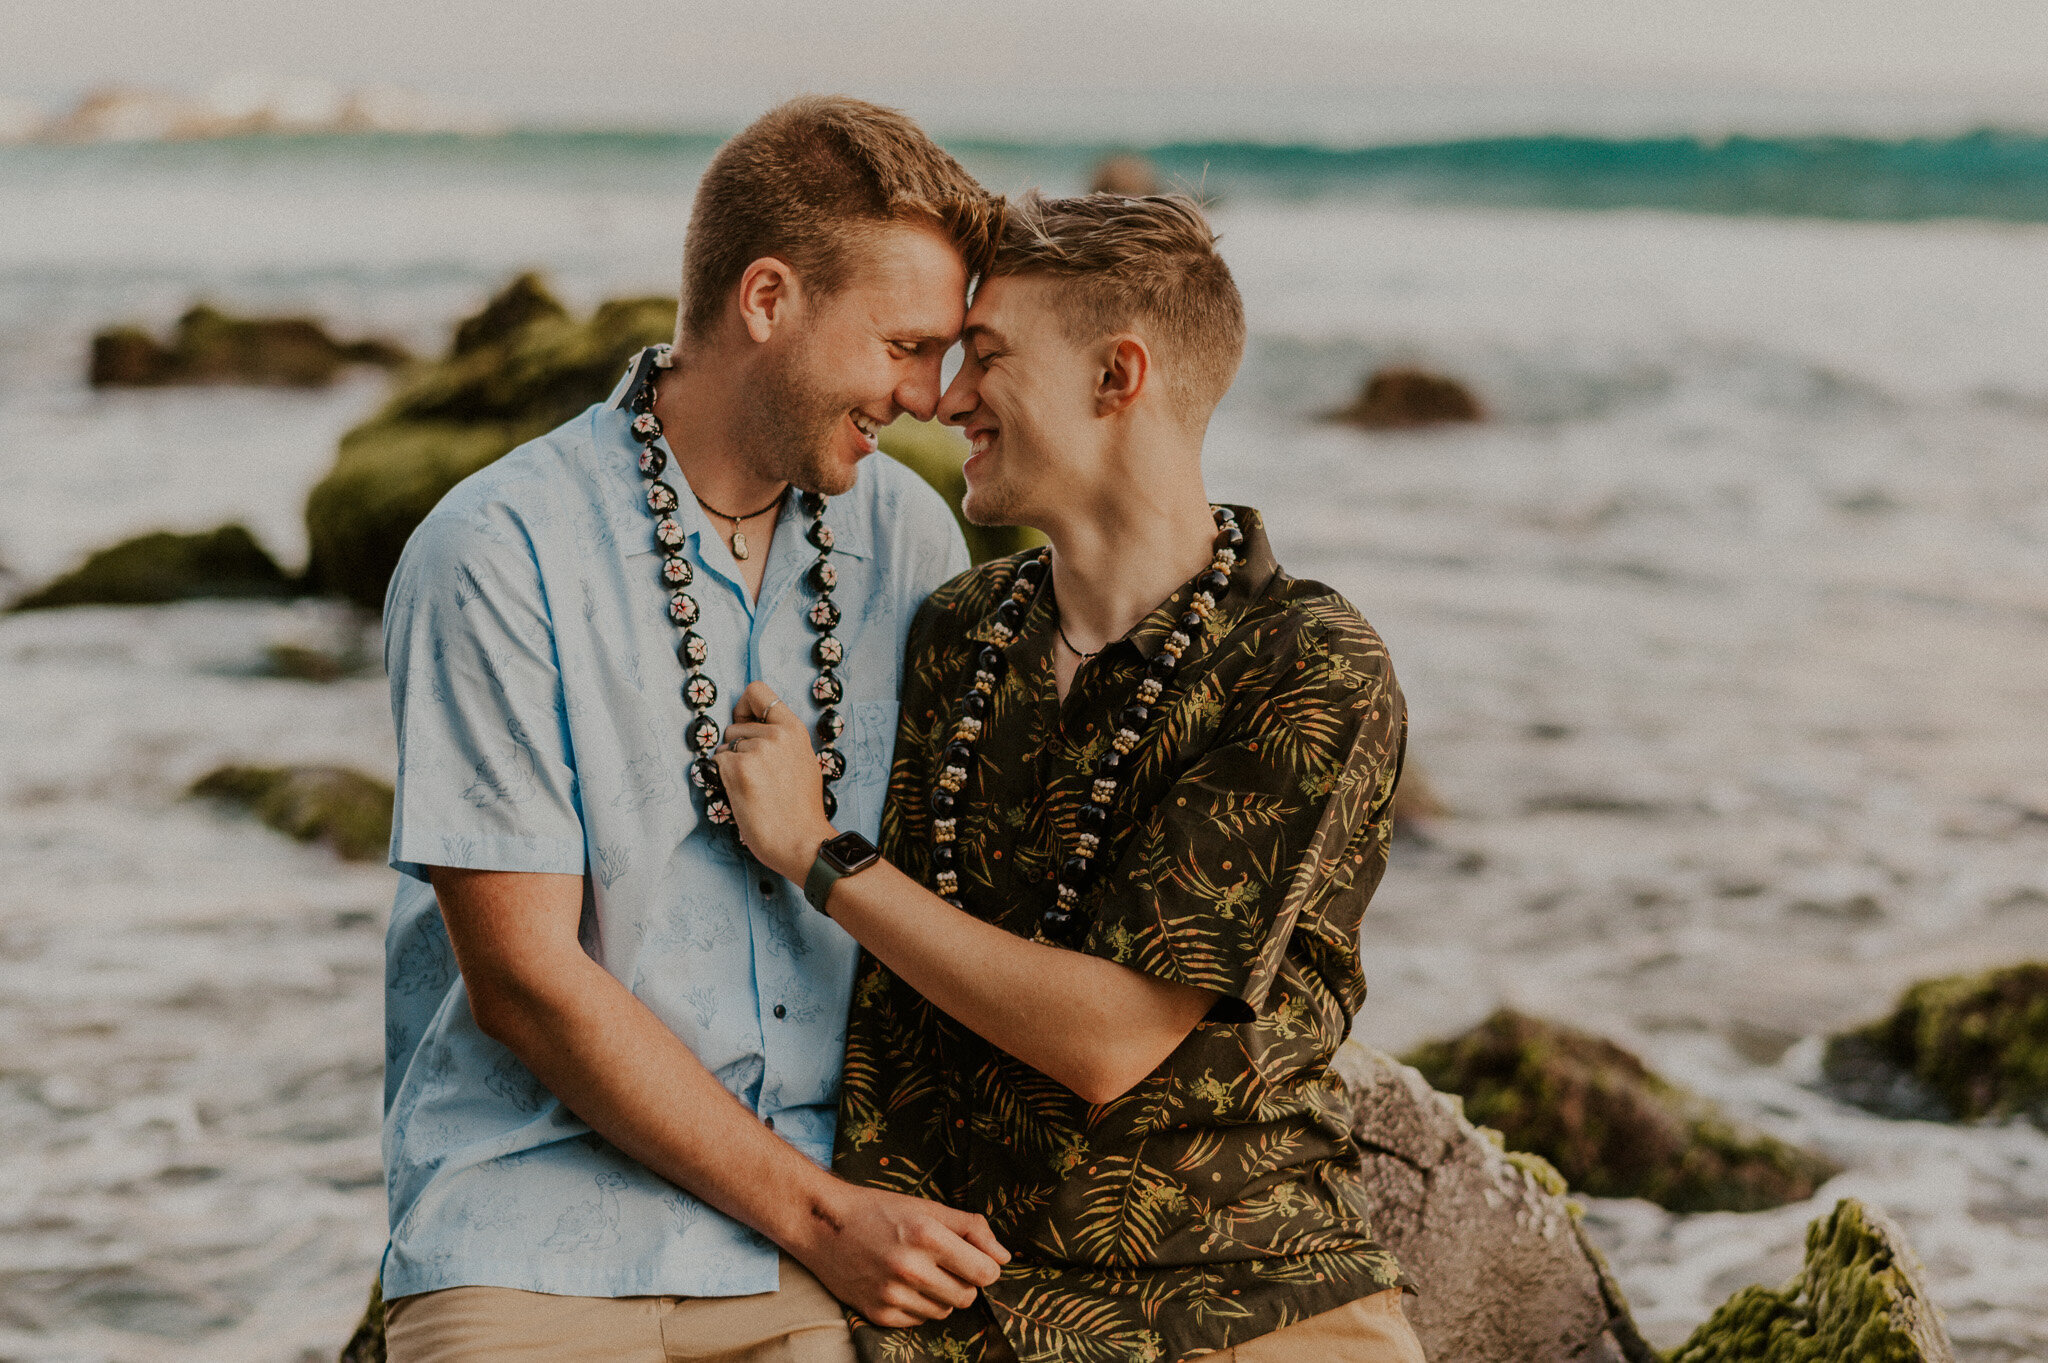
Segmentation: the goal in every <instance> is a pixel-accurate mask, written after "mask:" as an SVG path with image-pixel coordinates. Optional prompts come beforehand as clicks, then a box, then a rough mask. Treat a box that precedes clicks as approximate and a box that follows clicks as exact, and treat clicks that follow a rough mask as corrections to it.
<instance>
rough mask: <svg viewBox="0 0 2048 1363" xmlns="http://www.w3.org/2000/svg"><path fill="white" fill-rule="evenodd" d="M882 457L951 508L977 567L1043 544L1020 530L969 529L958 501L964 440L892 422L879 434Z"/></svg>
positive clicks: (962, 489) (934, 426)
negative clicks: (923, 483) (927, 485)
mask: <svg viewBox="0 0 2048 1363" xmlns="http://www.w3.org/2000/svg"><path fill="white" fill-rule="evenodd" d="M880 444H881V447H882V453H883V454H886V455H888V456H889V457H890V458H891V459H894V460H895V461H896V462H897V463H899V464H902V465H903V466H904V467H905V468H908V469H909V470H910V471H911V472H912V473H915V474H916V475H917V476H918V477H920V478H922V479H924V480H925V481H926V482H927V483H930V484H931V485H932V486H933V487H934V488H935V489H937V490H938V494H939V495H940V496H941V497H944V498H945V499H946V505H948V506H950V507H952V508H953V519H954V520H956V521H958V522H960V533H961V534H963V535H965V536H966V537H967V552H968V553H969V554H970V555H972V556H973V558H974V561H975V562H976V563H986V562H987V561H988V560H990V559H992V558H1005V557H1007V556H1009V555H1011V554H1015V553H1019V552H1021V551H1022V550H1025V549H1029V548H1031V547H1032V546H1033V545H1038V544H1043V543H1045V536H1043V535H1041V534H1039V533H1038V532H1037V531H1036V530H1032V529H1029V528H1028V527H1025V526H1021V525H994V526H990V525H970V524H968V522H967V518H966V517H965V516H963V515H961V514H960V502H961V499H962V498H964V497H965V496H966V495H967V475H966V474H965V473H963V472H961V465H963V464H965V463H966V462H967V440H966V438H965V437H964V436H962V435H961V434H960V432H958V431H956V430H954V429H953V428H952V427H950V426H942V425H940V424H939V423H938V422H936V421H919V420H918V419H917V418H915V417H909V416H903V417H898V418H896V420H895V421H893V422H891V423H890V424H889V425H888V426H886V427H884V428H883V430H882V438H881V441H880Z"/></svg>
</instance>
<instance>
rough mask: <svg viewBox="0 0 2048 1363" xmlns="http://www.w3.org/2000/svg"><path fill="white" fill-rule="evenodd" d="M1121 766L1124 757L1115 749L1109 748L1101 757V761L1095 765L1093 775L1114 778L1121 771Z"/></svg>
mask: <svg viewBox="0 0 2048 1363" xmlns="http://www.w3.org/2000/svg"><path fill="white" fill-rule="evenodd" d="M1123 766H1124V755H1123V754H1122V753H1120V752H1118V751H1117V750H1116V749H1115V748H1111V749H1110V750H1109V751H1108V752H1106V753H1104V754H1103V755H1102V760H1101V761H1100V762H1097V763H1096V764H1095V774H1096V775H1097V776H1114V775H1116V774H1117V773H1118V772H1120V771H1122V770H1123Z"/></svg>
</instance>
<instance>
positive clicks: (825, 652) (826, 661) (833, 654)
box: [811, 634, 846, 667]
mask: <svg viewBox="0 0 2048 1363" xmlns="http://www.w3.org/2000/svg"><path fill="white" fill-rule="evenodd" d="M845 657H846V645H844V644H842V643H840V642H839V640H838V639H837V638H835V637H834V636H833V635H830V634H821V635H819V636H818V642H817V643H815V644H812V645H811V661H812V662H813V663H814V664H816V665H817V666H819V667H837V666H839V664H840V662H841V661H842V660H843V659H844V658H845Z"/></svg>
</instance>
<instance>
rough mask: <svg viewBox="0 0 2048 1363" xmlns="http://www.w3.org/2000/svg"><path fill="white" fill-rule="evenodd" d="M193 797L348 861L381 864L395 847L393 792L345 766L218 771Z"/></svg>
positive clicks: (196, 788) (194, 786)
mask: <svg viewBox="0 0 2048 1363" xmlns="http://www.w3.org/2000/svg"><path fill="white" fill-rule="evenodd" d="M191 794H192V795H194V796H196V797H199V798H202V799H212V800H221V801H224V802H226V803H229V804H233V805H238V806H240V807H242V808H244V809H247V810H249V811H250V812H251V813H253V814H255V815H256V817H257V818H259V819H261V820H262V821H263V822H264V823H266V824H268V825H270V827H272V828H274V829H276V830H277V831H278V832H280V833H284V834H287V835H288V836H290V837H294V838H297V839H298V840H299V841H300V842H316V841H321V842H326V843H327V844H329V845H330V846H332V847H333V848H334V850H335V852H336V853H338V854H339V855H340V856H341V857H342V858H343V859H344V860H347V861H377V860H381V859H382V858H383V857H384V853H385V849H386V848H387V847H388V846H389V845H390V843H391V797H392V791H391V787H390V786H388V785H386V784H385V783H384V782H382V781H379V780H377V779H376V778H375V777H371V776H365V775H363V774H362V773H361V772H356V771H350V770H349V769H348V768H346V767H239V766H228V767H220V768H217V769H215V770H214V771H210V772H208V773H207V774H206V775H204V776H202V777H200V778H199V779H198V780H197V781H195V782H193V784H192V790H191Z"/></svg>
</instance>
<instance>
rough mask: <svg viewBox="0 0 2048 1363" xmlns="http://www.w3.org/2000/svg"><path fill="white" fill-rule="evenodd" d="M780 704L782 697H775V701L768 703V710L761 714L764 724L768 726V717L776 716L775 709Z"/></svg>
mask: <svg viewBox="0 0 2048 1363" xmlns="http://www.w3.org/2000/svg"><path fill="white" fill-rule="evenodd" d="M780 704H782V697H780V696H777V697H775V699H773V700H771V701H769V702H768V708H767V709H765V710H763V711H762V712H761V722H762V723H763V724H766V723H767V722H768V716H770V715H772V714H774V713H775V707H776V706H778V705H780Z"/></svg>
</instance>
